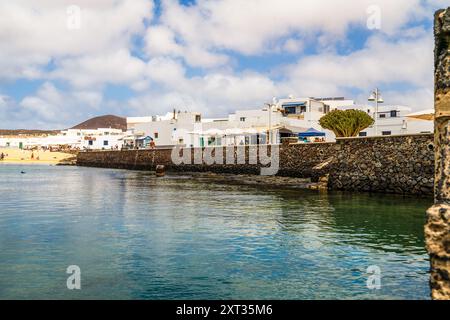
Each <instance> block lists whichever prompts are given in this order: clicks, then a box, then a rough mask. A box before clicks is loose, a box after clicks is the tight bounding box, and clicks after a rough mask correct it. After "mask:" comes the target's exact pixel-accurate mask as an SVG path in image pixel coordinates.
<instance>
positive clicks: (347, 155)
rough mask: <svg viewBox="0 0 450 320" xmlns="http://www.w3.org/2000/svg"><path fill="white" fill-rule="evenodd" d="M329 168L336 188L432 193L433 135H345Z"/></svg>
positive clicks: (331, 182)
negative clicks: (371, 136) (359, 136)
mask: <svg viewBox="0 0 450 320" xmlns="http://www.w3.org/2000/svg"><path fill="white" fill-rule="evenodd" d="M338 145H339V146H340V148H339V151H338V152H337V154H336V161H335V162H334V163H333V168H332V170H330V178H329V187H330V188H331V189H335V190H351V191H371V192H379V191H381V192H385V193H399V194H403V193H410V194H428V195H431V194H432V193H433V186H434V179H433V172H434V156H433V148H434V146H433V137H432V135H411V136H387V137H378V138H375V137H374V138H369V139H342V140H339V141H338Z"/></svg>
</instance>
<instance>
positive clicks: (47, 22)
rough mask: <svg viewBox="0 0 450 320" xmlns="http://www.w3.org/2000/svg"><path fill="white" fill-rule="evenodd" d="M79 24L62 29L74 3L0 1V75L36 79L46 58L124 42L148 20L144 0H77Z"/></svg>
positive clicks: (100, 51) (148, 6) (147, 3)
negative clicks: (77, 26)
mask: <svg viewBox="0 0 450 320" xmlns="http://www.w3.org/2000/svg"><path fill="white" fill-rule="evenodd" d="M75 3H76V5H77V6H78V7H79V8H80V9H81V11H80V25H79V26H80V28H79V29H71V28H68V26H67V25H68V22H70V18H71V17H73V13H70V12H69V13H68V12H67V10H68V8H69V6H71V5H73V4H74V1H69V0H62V1H51V0H43V1H39V2H35V1H24V0H17V1H1V2H0V79H1V78H36V77H40V76H42V72H43V68H44V67H45V66H46V65H47V64H48V63H49V62H50V61H52V60H54V59H58V58H63V57H76V56H80V55H91V54H105V53H108V52H110V51H117V50H120V49H122V48H127V47H129V46H130V42H131V39H132V36H133V35H135V34H138V33H140V32H143V31H144V30H145V25H144V20H145V19H151V17H152V12H153V11H152V9H153V2H152V1H150V0H118V1H117V0H101V1H88V0H77V1H75Z"/></svg>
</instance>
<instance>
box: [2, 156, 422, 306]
mask: <svg viewBox="0 0 450 320" xmlns="http://www.w3.org/2000/svg"><path fill="white" fill-rule="evenodd" d="M22 170H24V171H26V174H20V171H22ZM0 177H1V182H0V194H1V197H0V208H1V210H0V298H1V299H10V298H23V299H33V298H40V299H54V298H68V299H91V298H100V299H110V298H115V299H327V298H339V299H386V298H394V299H404V298H408V299H428V295H429V289H428V274H427V272H428V261H427V255H426V252H425V250H424V239H423V223H424V219H425V215H424V213H425V210H426V208H427V207H428V206H429V205H430V200H428V199H415V198H402V197H397V196H386V195H376V196H375V195H366V194H334V193H332V194H318V193H316V192H310V191H299V190H281V189H280V188H276V189H270V188H263V187H259V188H258V187H252V186H236V185H220V184H216V183H208V182H205V181H196V180H192V179H190V178H189V177H175V176H167V177H164V178H155V177H153V176H152V175H150V174H149V173H146V172H134V171H124V170H106V169H91V168H76V167H47V166H26V167H25V166H12V165H1V166H0ZM69 265H78V266H80V268H81V273H82V276H81V286H82V289H81V290H74V291H71V290H68V289H67V288H66V279H67V277H68V275H67V274H66V273H65V271H66V268H67V266H69ZM371 265H377V266H379V267H380V268H381V271H382V283H381V284H382V288H381V289H380V290H368V289H367V287H366V280H367V277H368V274H367V273H366V270H367V267H369V266H371Z"/></svg>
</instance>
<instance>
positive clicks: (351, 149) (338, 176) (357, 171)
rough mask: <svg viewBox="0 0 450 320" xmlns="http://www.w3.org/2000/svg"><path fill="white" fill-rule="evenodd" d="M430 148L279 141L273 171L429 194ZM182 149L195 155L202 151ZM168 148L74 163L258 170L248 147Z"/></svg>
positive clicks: (369, 141)
mask: <svg viewBox="0 0 450 320" xmlns="http://www.w3.org/2000/svg"><path fill="white" fill-rule="evenodd" d="M235 148H236V147H235ZM242 148H244V147H242ZM208 149H210V148H208ZM220 149H221V148H220ZM433 150H434V145H433V135H431V134H420V135H405V136H384V137H374V138H371V137H367V138H351V139H340V140H338V141H337V142H336V143H314V144H290V145H282V146H281V147H280V149H279V171H278V174H277V175H278V176H286V177H297V178H311V179H312V180H313V181H318V180H319V179H320V180H321V181H324V180H327V181H328V187H329V188H330V189H332V190H347V191H368V192H383V193H399V194H417V195H426V196H430V197H431V196H432V195H433V186H434V179H433V178H434V151H433ZM186 151H187V152H188V153H189V152H191V153H192V154H194V153H196V152H202V151H205V150H201V149H187V150H186ZM227 151H228V150H227V149H226V148H224V149H223V150H222V151H220V152H221V153H222V152H223V154H224V157H225V158H226V155H227ZM171 152H172V150H171V149H155V150H130V151H101V152H81V153H80V154H79V155H78V159H77V164H78V165H81V166H91V167H105V168H122V169H139V170H155V168H156V166H157V165H164V166H165V168H166V169H167V171H172V172H214V173H231V174H259V173H260V165H256V164H249V149H248V147H246V148H245V152H244V153H245V164H237V163H236V162H235V164H217V163H216V164H212V165H207V164H205V163H201V164H178V165H176V164H174V163H173V162H172V159H171ZM235 152H236V149H235ZM192 158H194V156H192ZM326 177H328V179H326ZM321 178H322V179H321Z"/></svg>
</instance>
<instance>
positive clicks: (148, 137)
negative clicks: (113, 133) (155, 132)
mask: <svg viewBox="0 0 450 320" xmlns="http://www.w3.org/2000/svg"><path fill="white" fill-rule="evenodd" d="M136 140H137V141H145V140H153V138H152V137H150V136H146V137H142V138H137V139H136Z"/></svg>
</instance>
